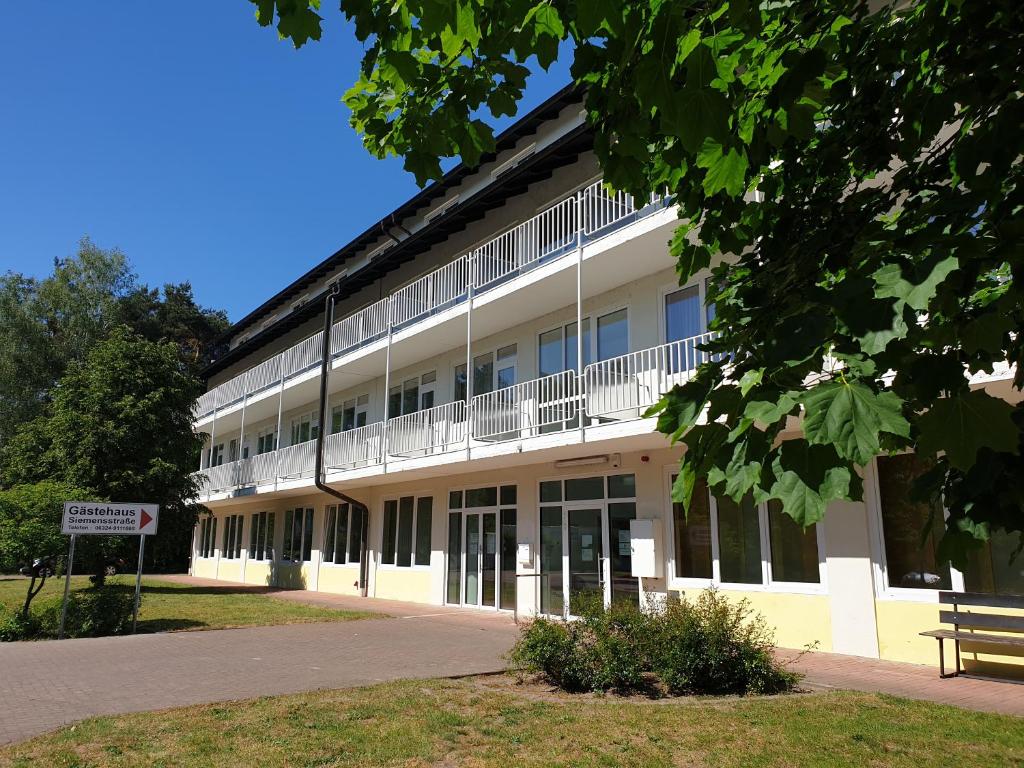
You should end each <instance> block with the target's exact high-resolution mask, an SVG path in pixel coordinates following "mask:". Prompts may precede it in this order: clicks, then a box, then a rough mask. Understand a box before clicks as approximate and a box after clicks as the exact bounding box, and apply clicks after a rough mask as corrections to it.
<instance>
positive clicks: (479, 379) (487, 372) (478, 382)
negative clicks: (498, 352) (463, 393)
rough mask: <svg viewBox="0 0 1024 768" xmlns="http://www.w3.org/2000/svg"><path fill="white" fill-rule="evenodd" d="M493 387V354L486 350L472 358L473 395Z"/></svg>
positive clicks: (488, 390) (480, 393)
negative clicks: (484, 353)
mask: <svg viewBox="0 0 1024 768" xmlns="http://www.w3.org/2000/svg"><path fill="white" fill-rule="evenodd" d="M492 389H494V355H493V354H491V353H490V352H488V353H487V354H486V355H480V356H479V357H474V358H473V395H474V396H476V395H482V394H484V393H486V392H490V391H491V390H492Z"/></svg>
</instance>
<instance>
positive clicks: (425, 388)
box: [367, 366, 438, 421]
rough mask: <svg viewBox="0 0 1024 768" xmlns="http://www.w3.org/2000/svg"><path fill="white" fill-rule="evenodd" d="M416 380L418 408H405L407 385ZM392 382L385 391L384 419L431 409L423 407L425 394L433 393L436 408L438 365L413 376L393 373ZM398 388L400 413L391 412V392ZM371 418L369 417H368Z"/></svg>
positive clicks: (387, 419) (432, 406)
mask: <svg viewBox="0 0 1024 768" xmlns="http://www.w3.org/2000/svg"><path fill="white" fill-rule="evenodd" d="M431 374H433V378H432V379H431V380H430V381H427V382H424V381H423V377H425V376H430V375H431ZM413 380H415V382H416V409H415V410H412V411H406V410H405V391H406V390H405V385H406V384H408V383H409V382H411V381H413ZM392 381H393V382H397V383H392V384H391V385H390V386H389V387H388V389H387V391H385V392H384V420H385V421H390V420H391V419H397V418H398V417H399V416H408V415H409V414H410V413H420V412H421V411H426V410H429V409H428V408H424V407H423V396H424V395H425V394H431V395H433V404H432V405H431V406H430V407H431V408H436V407H437V405H438V403H437V367H436V366H435V367H434V368H428V369H426V370H422V371H420V372H419V373H417V374H415V375H412V376H397V375H394V374H392ZM395 389H397V390H398V410H399V411H400V413H394V414H393V413H391V394H392V391H393V390H395ZM367 419H369V417H367Z"/></svg>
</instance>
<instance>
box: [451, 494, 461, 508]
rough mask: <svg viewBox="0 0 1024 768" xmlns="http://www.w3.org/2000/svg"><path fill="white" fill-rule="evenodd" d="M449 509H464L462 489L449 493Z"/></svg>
mask: <svg viewBox="0 0 1024 768" xmlns="http://www.w3.org/2000/svg"><path fill="white" fill-rule="evenodd" d="M448 509H462V491H450V492H449V493H448Z"/></svg>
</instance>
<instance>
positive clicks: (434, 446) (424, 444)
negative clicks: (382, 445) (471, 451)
mask: <svg viewBox="0 0 1024 768" xmlns="http://www.w3.org/2000/svg"><path fill="white" fill-rule="evenodd" d="M466 426H467V421H466V403H465V402H464V401H462V400H457V401H455V402H454V403H445V404H444V405H437V406H434V407H433V408H427V409H426V410H423V411H417V412H416V413H407V414H405V415H404V416H396V417H395V418H393V419H388V423H387V427H386V429H387V450H388V455H389V456H416V455H425V454H429V453H444V452H445V451H447V450H450V449H452V448H456V447H458V446H460V445H465V443H466Z"/></svg>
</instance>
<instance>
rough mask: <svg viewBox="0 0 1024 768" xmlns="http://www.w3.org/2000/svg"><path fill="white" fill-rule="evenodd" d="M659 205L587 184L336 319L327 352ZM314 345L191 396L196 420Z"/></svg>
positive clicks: (446, 303)
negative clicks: (195, 409)
mask: <svg viewBox="0 0 1024 768" xmlns="http://www.w3.org/2000/svg"><path fill="white" fill-rule="evenodd" d="M667 203H668V198H667V196H665V195H661V194H652V195H651V196H650V198H649V199H648V200H646V201H644V200H642V199H641V200H638V199H636V198H634V197H633V196H632V195H629V194H626V193H624V192H614V193H609V192H608V190H607V189H606V188H605V187H604V182H602V181H597V182H594V183H593V184H591V185H590V186H588V187H586V188H585V189H584V190H582V191H581V192H579V193H577V194H576V195H573V196H571V197H568V198H565V199H563V200H561V201H559V202H558V203H555V204H554V205H553V206H551V207H550V208H548V209H546V210H544V211H542V212H541V213H539V214H537V215H536V216H534V217H533V218H531V219H529V220H528V221H525V222H523V223H522V224H519V225H518V226H516V227H513V228H512V229H510V230H508V231H506V232H503V233H502V234H500V235H498V236H496V237H494V238H492V239H491V240H489V241H487V242H486V243H484V244H483V245H481V246H479V247H478V248H476V249H474V251H473V252H472V253H471V254H466V255H464V256H461V257H459V258H458V259H455V260H454V261H452V262H451V263H449V264H446V265H444V266H443V267H441V268H440V269H437V270H435V271H433V272H431V273H430V274H427V275H424V276H423V277H421V278H419V279H418V280H416V281H414V282H412V283H410V284H409V285H406V286H404V287H403V288H400V289H399V290H397V291H396V292H395V293H393V294H392V295H391V296H390V297H387V298H384V299H381V300H380V301H378V302H376V303H374V304H371V305H370V306H369V307H365V308H364V309H361V310H359V311H358V312H356V313H355V314H353V315H350V316H349V317H346V318H343V319H342V320H340V321H338V322H337V323H335V324H334V327H333V328H332V332H331V333H332V337H331V354H332V356H337V355H340V354H343V353H345V352H348V351H351V350H354V349H358V348H359V347H361V346H364V345H365V344H368V343H370V342H372V341H375V340H377V339H379V338H382V337H383V336H385V335H386V334H387V332H388V328H389V324H390V327H391V328H402V327H406V326H408V325H410V324H412V323H414V322H416V321H418V320H421V319H423V318H426V317H430V316H431V315H434V314H437V313H438V312H441V311H443V310H445V309H448V308H449V307H452V306H455V305H457V304H460V303H462V302H464V301H466V299H467V298H468V293H469V290H468V289H469V285H470V283H471V282H472V285H473V286H474V288H475V289H476V290H478V291H480V292H484V291H487V290H489V289H490V288H493V287H495V286H496V285H499V284H501V283H502V282H503V281H505V280H508V279H511V278H513V277H515V276H516V275H519V274H522V273H523V272H525V271H527V270H529V269H531V268H533V267H535V266H537V265H539V264H541V263H543V262H544V261H546V260H549V259H553V258H557V257H558V256H561V255H564V254H566V253H569V252H571V251H573V250H574V248H575V247H576V246H577V245H578V244H579V243H581V242H583V240H593V239H596V238H597V237H601V236H604V235H606V234H609V233H610V232H612V231H614V230H615V229H617V228H619V227H622V226H626V225H627V224H630V223H632V222H633V221H635V220H637V219H639V218H641V217H643V216H645V215H647V214H649V213H653V212H655V211H656V210H658V209H660V208H661V207H663V206H664V205H666V204H667ZM322 347H323V333H322V332H320V333H317V334H315V335H314V336H311V337H310V338H308V339H305V340H303V341H301V342H299V343H298V344H296V345H295V346H293V347H291V348H290V349H287V350H285V351H284V352H281V353H279V354H278V355H275V356H274V357H273V358H270V359H269V360H266V361H264V362H263V363H260V364H259V365H257V366H256V367H255V368H253V369H250V370H249V371H246V372H244V373H242V374H239V375H238V376H235V377H234V378H232V379H230V380H228V381H226V382H224V383H223V384H221V385H220V386H218V387H217V388H216V389H213V390H211V391H209V392H207V393H205V394H204V395H202V396H201V397H200V398H199V400H198V402H197V417H198V418H203V417H206V416H208V415H209V414H211V413H213V412H214V411H215V410H216V409H218V408H223V407H225V406H227V405H231V404H232V403H236V402H238V401H239V400H241V399H242V398H243V397H244V396H245V395H247V394H251V393H253V392H257V391H259V390H260V389H264V388H266V387H267V386H268V385H269V384H271V383H273V381H275V380H280V379H281V378H282V377H283V378H288V377H290V376H294V375H296V374H298V373H301V372H303V371H306V370H308V369H310V368H312V367H313V366H315V365H318V364H320V362H321V355H322V351H323V350H322ZM257 369H259V370H258V372H257ZM275 371H276V375H275Z"/></svg>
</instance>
